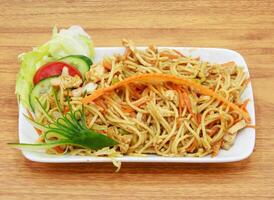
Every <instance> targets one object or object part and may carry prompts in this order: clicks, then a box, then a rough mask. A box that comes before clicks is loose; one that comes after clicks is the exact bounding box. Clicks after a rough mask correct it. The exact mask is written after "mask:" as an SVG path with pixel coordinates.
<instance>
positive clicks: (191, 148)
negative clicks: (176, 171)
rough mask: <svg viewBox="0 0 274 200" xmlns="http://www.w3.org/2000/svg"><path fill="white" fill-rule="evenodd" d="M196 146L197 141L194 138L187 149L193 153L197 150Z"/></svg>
mask: <svg viewBox="0 0 274 200" xmlns="http://www.w3.org/2000/svg"><path fill="white" fill-rule="evenodd" d="M196 146H197V141H196V139H194V140H193V142H192V144H191V145H190V146H189V147H188V148H187V150H186V151H187V152H189V153H193V151H194V150H195V148H196Z"/></svg>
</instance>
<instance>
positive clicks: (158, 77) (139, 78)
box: [81, 74, 250, 122]
mask: <svg viewBox="0 0 274 200" xmlns="http://www.w3.org/2000/svg"><path fill="white" fill-rule="evenodd" d="M134 82H142V83H149V84H154V83H162V82H172V83H174V84H178V85H185V86H188V87H190V88H194V89H195V90H197V92H199V93H201V94H203V95H208V96H211V97H213V98H215V99H217V100H219V101H221V102H223V103H224V104H226V105H227V106H228V107H230V108H232V109H234V110H237V111H238V112H240V113H241V114H242V116H243V118H244V119H245V120H246V121H248V122H249V121H250V117H249V114H248V113H247V112H245V111H244V110H242V109H241V108H240V107H239V106H237V105H236V104H234V103H231V102H230V101H228V100H227V99H225V98H224V97H222V96H220V95H218V94H217V93H216V92H214V91H213V90H210V89H209V88H207V87H205V86H203V85H200V84H199V83H196V82H195V81H193V80H190V79H185V78H181V77H178V76H174V75H171V74H140V75H136V76H130V77H128V78H125V79H124V80H122V81H120V82H118V83H115V84H113V85H111V86H109V87H106V88H101V89H98V90H95V91H94V92H93V93H92V94H91V95H89V96H86V97H85V98H83V99H82V100H81V101H82V103H84V104H85V103H89V102H92V101H94V100H95V99H97V98H98V97H100V96H102V95H104V94H105V93H108V92H112V91H113V90H115V89H118V88H120V87H123V86H126V85H128V84H130V83H134Z"/></svg>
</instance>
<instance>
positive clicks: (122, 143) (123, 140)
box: [107, 127, 132, 153]
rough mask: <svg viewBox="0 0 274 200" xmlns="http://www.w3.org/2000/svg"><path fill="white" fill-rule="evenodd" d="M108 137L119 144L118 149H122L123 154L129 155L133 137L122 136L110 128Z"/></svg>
mask: <svg viewBox="0 0 274 200" xmlns="http://www.w3.org/2000/svg"><path fill="white" fill-rule="evenodd" d="M107 136H108V137H110V138H112V139H114V140H116V141H118V142H119V145H118V147H119V148H120V151H121V153H127V151H128V149H129V145H130V143H131V141H132V135H128V134H127V135H122V134H120V133H118V132H117V131H115V128H114V127H110V128H108V131H107Z"/></svg>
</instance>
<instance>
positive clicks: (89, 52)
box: [15, 26, 94, 108]
mask: <svg viewBox="0 0 274 200" xmlns="http://www.w3.org/2000/svg"><path fill="white" fill-rule="evenodd" d="M69 55H84V56H87V57H89V58H91V59H93V58H94V46H93V42H92V40H91V38H90V36H89V35H88V34H87V33H86V32H85V31H84V30H83V29H82V28H81V27H80V26H71V27H70V28H68V29H61V30H60V32H59V33H58V31H57V28H53V33H52V38H51V40H50V41H48V42H47V43H45V44H43V45H41V46H39V47H36V48H33V50H32V51H30V52H27V53H23V54H21V55H19V57H18V58H19V62H20V71H19V73H18V74H17V79H16V89H15V93H16V95H17V99H18V103H19V102H20V103H22V105H23V106H24V107H25V108H30V103H29V95H30V93H31V90H32V88H33V86H34V85H33V77H34V75H35V72H36V71H37V69H38V68H40V67H41V66H42V65H44V64H46V63H48V62H51V61H54V60H58V59H60V58H62V57H65V56H69Z"/></svg>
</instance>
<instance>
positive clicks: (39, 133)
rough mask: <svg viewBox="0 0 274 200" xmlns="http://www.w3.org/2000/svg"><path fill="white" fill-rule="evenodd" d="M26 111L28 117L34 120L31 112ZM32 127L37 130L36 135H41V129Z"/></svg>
mask: <svg viewBox="0 0 274 200" xmlns="http://www.w3.org/2000/svg"><path fill="white" fill-rule="evenodd" d="M27 113H28V116H29V118H30V119H31V120H34V118H33V116H32V114H31V112H30V111H29V110H27ZM34 129H35V131H36V132H37V134H38V135H41V134H42V131H41V130H40V129H38V128H34Z"/></svg>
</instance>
